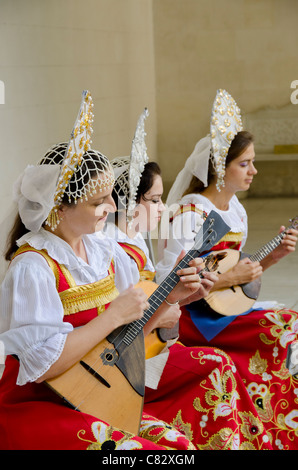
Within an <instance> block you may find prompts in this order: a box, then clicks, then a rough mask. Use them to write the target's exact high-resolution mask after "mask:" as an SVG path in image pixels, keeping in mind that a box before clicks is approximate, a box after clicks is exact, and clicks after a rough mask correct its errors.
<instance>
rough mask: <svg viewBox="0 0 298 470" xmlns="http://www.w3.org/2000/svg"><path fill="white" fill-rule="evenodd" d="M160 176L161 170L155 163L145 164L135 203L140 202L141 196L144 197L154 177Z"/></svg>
mask: <svg viewBox="0 0 298 470" xmlns="http://www.w3.org/2000/svg"><path fill="white" fill-rule="evenodd" d="M157 175H158V176H161V169H160V167H159V165H158V163H156V162H149V163H146V165H145V168H144V171H143V174H142V177H141V181H140V184H139V187H138V191H137V198H136V201H137V203H139V202H140V200H141V198H142V196H144V195H145V194H146V193H147V192H148V191H149V190H150V189H151V188H152V185H153V182H154V178H155V176H157Z"/></svg>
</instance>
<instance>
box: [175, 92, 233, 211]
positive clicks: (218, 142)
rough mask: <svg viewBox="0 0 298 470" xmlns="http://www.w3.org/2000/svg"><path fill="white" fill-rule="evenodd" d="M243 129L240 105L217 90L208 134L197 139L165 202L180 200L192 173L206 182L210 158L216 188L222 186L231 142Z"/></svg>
mask: <svg viewBox="0 0 298 470" xmlns="http://www.w3.org/2000/svg"><path fill="white" fill-rule="evenodd" d="M241 130H242V122H241V115H240V109H239V108H238V106H237V104H236V102H235V100H234V99H233V98H232V96H231V95H230V94H229V93H228V92H227V91H226V90H223V89H219V90H217V93H216V96H215V99H214V102H213V106H212V112H211V119H210V134H207V135H206V136H205V137H203V138H202V139H200V140H199V141H198V142H197V143H196V145H195V148H194V150H193V152H192V153H191V155H190V156H189V157H188V158H187V160H186V162H185V165H184V168H183V169H182V170H181V171H180V172H179V174H178V175H177V177H176V180H175V181H174V183H173V185H172V187H171V189H170V191H169V193H168V197H167V205H168V206H171V205H172V204H177V203H179V202H180V200H181V198H182V195H183V194H184V192H185V191H186V190H187V188H188V187H189V185H190V182H191V179H192V177H193V176H195V177H196V178H198V179H199V180H200V181H201V182H202V183H203V184H204V186H205V187H207V186H208V169H209V162H210V159H211V161H212V164H213V166H214V169H215V172H216V176H217V182H216V188H217V190H218V191H220V190H221V188H222V186H224V177H225V170H226V158H227V154H228V151H229V148H230V146H231V143H232V141H233V139H234V137H235V136H236V134H237V133H238V132H240V131H241Z"/></svg>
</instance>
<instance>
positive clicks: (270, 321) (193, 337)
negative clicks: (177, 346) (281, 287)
mask: <svg viewBox="0 0 298 470" xmlns="http://www.w3.org/2000/svg"><path fill="white" fill-rule="evenodd" d="M182 310H183V313H182V316H181V318H180V340H181V341H182V342H183V343H184V344H186V345H189V346H190V345H200V347H201V346H202V347H206V346H212V347H216V348H220V349H222V350H224V351H225V352H226V353H227V354H228V355H229V356H230V357H231V358H232V359H233V361H234V363H235V365H236V367H237V371H238V373H239V375H240V377H241V378H242V380H243V383H244V385H245V387H246V389H247V391H248V393H249V396H250V397H251V400H252V403H253V404H254V406H255V409H256V411H257V416H258V418H259V420H260V421H261V422H262V423H263V425H264V427H265V429H266V432H267V435H268V436H269V438H270V442H271V444H272V448H273V449H285V450H286V449H293V450H294V449H295V450H297V449H298V377H296V376H291V375H290V373H289V371H288V369H287V368H286V357H287V348H288V345H289V344H290V343H291V342H293V341H295V340H297V332H298V315H297V312H294V311H291V310H275V311H274V310H252V311H251V312H250V313H248V314H245V315H239V316H237V317H235V318H234V319H233V320H232V321H231V322H230V323H227V324H226V326H225V327H224V328H223V329H220V330H219V331H218V332H217V334H215V336H214V337H212V338H211V339H210V338H209V340H208V339H206V335H204V334H202V332H201V331H200V321H199V320H200V319H199V317H200V312H199V309H198V311H197V318H198V325H199V326H198V327H196V326H195V325H194V321H193V320H194V316H193V315H194V312H193V307H192V306H188V307H186V308H185V307H183V309H182Z"/></svg>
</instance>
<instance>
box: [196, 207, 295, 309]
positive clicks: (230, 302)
mask: <svg viewBox="0 0 298 470" xmlns="http://www.w3.org/2000/svg"><path fill="white" fill-rule="evenodd" d="M290 222H291V225H290V226H289V227H288V228H287V229H285V230H284V231H283V232H281V233H280V234H278V235H277V236H276V237H274V238H273V239H272V240H270V241H269V242H268V243H267V244H265V245H263V246H262V247H261V248H260V249H259V250H258V251H256V252H255V253H254V254H252V255H248V254H246V253H242V252H240V251H238V250H232V249H227V250H222V251H219V252H218V251H214V252H213V253H222V252H224V253H226V256H225V258H224V259H222V260H221V261H219V263H218V270H217V273H218V274H221V273H226V272H227V271H229V270H230V269H232V268H233V267H234V266H235V265H236V264H237V263H238V262H239V261H240V260H241V259H244V258H249V259H250V260H251V261H262V259H264V258H265V257H266V256H267V255H269V254H270V253H271V252H272V251H273V250H274V249H275V248H277V247H278V245H279V244H280V243H281V241H282V239H283V237H284V235H285V234H286V232H287V231H288V230H289V229H291V228H294V229H296V230H297V229H298V216H297V217H295V218H293V219H291V220H290ZM260 289H261V277H259V278H258V279H255V280H254V281H252V282H248V283H246V284H241V285H239V286H232V287H226V288H223V289H218V290H217V291H214V292H210V293H209V294H208V296H206V297H205V299H202V300H200V301H199V302H200V305H201V306H202V308H204V309H209V310H211V311H213V312H216V313H219V314H221V315H225V316H230V315H240V314H242V313H245V312H247V311H248V310H250V309H251V308H252V306H253V304H254V303H255V301H256V300H257V298H258V296H259V293H260Z"/></svg>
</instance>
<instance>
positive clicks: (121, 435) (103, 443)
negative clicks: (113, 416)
mask: <svg viewBox="0 0 298 470" xmlns="http://www.w3.org/2000/svg"><path fill="white" fill-rule="evenodd" d="M91 430H92V434H93V436H94V438H95V439H96V441H95V442H91V441H87V440H86V442H90V444H89V446H88V447H87V450H110V451H111V450H136V449H141V448H142V444H141V443H140V442H138V441H137V440H134V439H133V437H134V436H133V434H131V433H129V432H126V431H120V430H119V429H117V428H114V427H112V426H108V425H107V424H105V423H103V422H102V421H95V422H94V423H92V426H91ZM84 434H85V431H83V430H82V431H80V432H79V433H78V437H79V439H81V440H85V439H83V438H82V436H83V435H84Z"/></svg>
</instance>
